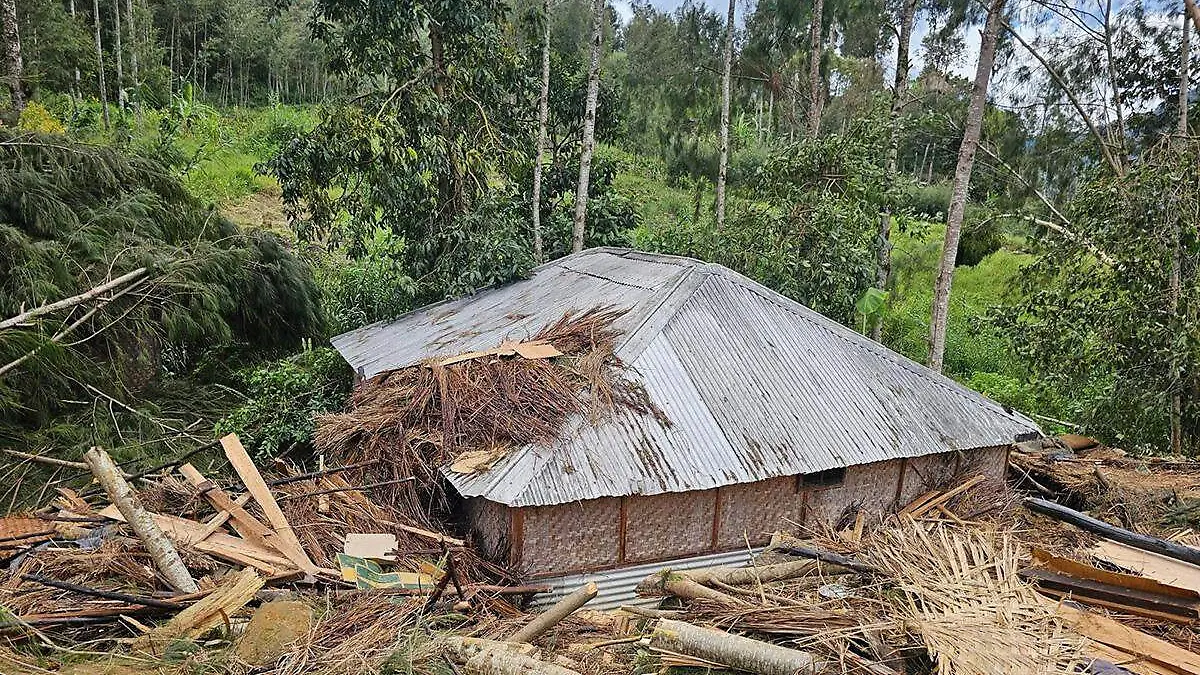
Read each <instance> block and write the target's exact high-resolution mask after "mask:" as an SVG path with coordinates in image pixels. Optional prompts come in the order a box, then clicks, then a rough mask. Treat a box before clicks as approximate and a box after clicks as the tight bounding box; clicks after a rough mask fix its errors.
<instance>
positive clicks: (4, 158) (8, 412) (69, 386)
mask: <svg viewBox="0 0 1200 675" xmlns="http://www.w3.org/2000/svg"><path fill="white" fill-rule="evenodd" d="M143 267H144V268H146V269H147V270H148V272H147V273H146V275H145V278H144V279H143V280H141V281H139V282H137V284H136V285H131V286H125V287H122V288H119V289H117V291H114V292H113V293H111V294H110V295H108V296H106V300H104V301H101V302H93V303H84V304H83V305H80V306H78V307H75V308H74V309H71V310H66V311H63V312H60V313H55V314H52V315H50V316H48V317H47V318H46V319H45V320H42V321H34V322H32V324H31V325H29V326H28V327H21V328H17V329H11V330H5V331H2V332H0V364H8V363H10V362H13V361H15V360H17V359H20V358H25V359H26V360H25V361H23V362H22V363H21V365H19V366H18V367H16V368H15V369H14V370H13V371H11V372H9V373H7V374H6V375H4V377H3V378H0V428H3V427H5V426H7V425H16V426H25V425H32V426H36V425H39V424H43V423H45V422H46V421H47V420H48V419H49V418H50V416H51V415H53V414H57V413H65V412H69V411H71V410H74V409H75V406H77V405H78V404H77V403H75V402H77V401H80V400H82V401H90V400H92V399H93V398H94V397H95V396H97V395H100V394H103V395H105V396H111V397H112V398H114V399H122V400H125V399H133V398H136V397H138V396H140V395H142V394H145V393H148V392H151V391H158V390H160V389H161V387H162V386H165V384H164V380H163V378H167V377H171V376H174V375H181V374H186V373H194V372H197V371H198V369H200V368H201V367H202V366H203V365H204V364H205V363H206V360H207V357H208V355H210V354H212V353H214V350H221V353H222V359H221V360H223V361H229V360H236V359H237V358H239V355H241V354H251V353H254V352H262V351H267V350H275V349H286V348H289V347H292V346H295V345H297V344H298V343H299V342H300V340H301V339H302V338H303V337H306V336H310V335H316V334H319V332H320V330H321V327H322V317H321V314H320V308H319V305H318V297H317V287H316V285H315V283H314V282H313V280H312V276H311V273H310V272H309V270H308V268H307V266H306V265H304V264H303V263H301V262H300V261H299V260H297V259H296V257H295V256H293V255H292V254H291V253H290V252H288V251H287V250H286V249H285V248H284V246H283V245H282V243H281V242H280V241H279V240H278V239H277V238H276V237H274V236H272V235H268V234H265V233H250V234H247V233H243V232H240V231H238V229H237V228H236V227H235V226H233V225H232V224H231V223H229V222H228V221H227V220H225V219H224V218H222V217H220V216H219V215H217V214H216V213H214V212H213V211H211V210H210V209H209V208H205V207H203V206H201V205H200V204H199V203H198V202H196V200H195V199H194V198H192V197H191V196H190V195H188V194H187V192H186V191H185V189H184V188H183V185H182V184H181V183H180V182H179V181H178V180H177V179H176V178H175V177H174V176H173V175H172V174H171V173H170V172H169V171H168V170H167V169H165V167H163V165H162V164H160V163H158V162H157V161H155V160H152V159H149V158H147V157H144V156H141V155H129V154H125V153H122V152H120V151H117V150H113V149H107V148H97V147H94V146H88V145H83V144H78V143H74V142H72V141H68V140H64V139H62V138H61V137H55V138H54V139H53V140H49V139H46V140H43V139H39V138H38V137H35V136H30V135H23V136H11V135H7V134H6V135H2V136H0V316H5V317H7V316H13V315H15V314H17V313H19V312H20V311H21V310H22V308H28V307H35V306H38V305H41V304H44V303H47V302H53V301H55V300H59V299H62V298H66V297H69V296H72V295H75V294H78V293H81V292H83V291H86V290H88V289H90V288H93V287H94V286H96V285H98V284H100V283H102V282H104V281H105V280H106V279H109V278H114V277H117V276H119V275H122V274H124V273H127V272H130V271H133V270H136V269H138V268H143ZM122 290H123V291H126V292H118V291H122ZM76 324H77V325H76ZM68 326H73V328H72V330H71V331H70V333H69V335H64V336H62V337H60V338H59V339H55V338H54V337H53V336H54V335H56V334H57V333H59V332H61V331H62V330H63V329H64V328H65V327H68ZM26 355H28V356H26ZM97 433H99V431H97ZM117 433H120V432H119V431H117ZM99 440H103V439H96V438H93V439H92V441H93V442H97V441H99Z"/></svg>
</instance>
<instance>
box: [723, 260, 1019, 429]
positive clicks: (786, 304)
mask: <svg viewBox="0 0 1200 675" xmlns="http://www.w3.org/2000/svg"><path fill="white" fill-rule="evenodd" d="M716 267H717V268H718V270H717V273H718V274H719V275H720V276H721V278H723V279H725V280H726V281H730V282H732V283H734V284H735V285H737V286H739V287H741V288H745V289H746V290H748V291H750V292H751V293H754V294H755V295H757V296H759V297H760V298H762V299H763V300H766V301H767V302H770V303H771V304H774V305H776V306H777V307H779V308H780V309H784V310H787V311H790V312H791V313H792V314H794V315H796V316H797V317H798V318H800V319H803V320H805V321H808V322H809V323H811V324H812V325H814V326H816V327H817V328H820V329H821V330H824V331H825V332H827V333H829V334H830V335H833V336H834V337H837V338H840V339H841V340H843V341H845V342H848V343H850V344H852V345H854V346H856V347H858V348H860V349H864V350H866V351H868V352H871V353H872V354H874V355H875V356H880V357H883V358H885V359H887V360H888V361H890V362H892V363H894V364H896V365H897V366H899V367H901V368H903V369H904V370H907V371H908V372H910V373H912V374H913V375H916V376H918V377H921V378H923V379H925V380H927V381H929V382H930V383H932V384H935V385H937V386H939V387H941V388H943V389H945V390H947V391H950V392H952V393H954V394H957V395H958V396H959V397H961V398H963V399H966V400H968V401H970V402H972V403H974V404H975V405H977V406H979V407H981V408H984V409H986V410H988V411H989V412H996V411H995V410H994V409H993V408H992V407H991V406H995V407H996V408H998V409H999V412H1000V413H1001V414H1003V415H1005V416H1007V417H1008V418H1009V419H1012V420H1014V421H1016V422H1022V423H1025V422H1028V423H1029V424H1032V425H1033V426H1034V427H1038V425H1037V423H1036V422H1034V421H1033V420H1031V419H1029V418H1028V417H1026V416H1025V415H1023V414H1021V413H1020V412H1018V411H1016V410H1015V409H1012V408H1009V407H1008V406H1005V405H1001V404H1000V403H997V402H996V401H993V400H992V399H990V398H988V397H986V396H984V395H983V394H981V393H979V392H977V391H975V390H974V389H970V388H968V387H965V386H963V385H961V384H959V383H958V382H955V381H954V379H952V378H951V377H949V376H948V375H945V374H943V373H939V372H936V371H934V370H933V369H931V368H929V367H927V366H923V365H921V364H920V363H917V362H916V361H913V360H912V359H910V358H908V357H906V356H904V355H902V354H900V353H898V352H896V351H893V350H891V349H888V348H887V347H886V346H885V345H882V344H880V343H878V342H876V341H874V340H872V339H870V338H868V337H866V336H865V335H862V334H860V333H859V332H857V331H855V330H852V329H850V328H847V327H846V326H844V325H842V324H840V323H838V322H837V321H834V320H833V319H830V318H829V317H827V316H825V315H824V314H821V313H820V312H818V311H816V310H814V309H812V308H811V307H806V306H805V305H803V304H801V303H799V302H797V301H795V300H793V299H791V298H789V297H787V296H786V295H784V294H782V293H780V292H778V291H774V290H772V289H770V288H768V287H766V286H764V285H763V284H761V283H759V282H757V281H755V280H754V279H751V278H750V277H748V276H746V275H744V274H741V273H739V272H736V271H734V270H732V269H730V268H728V267H725V266H724V265H719V264H718V265H716ZM731 275H732V278H731ZM781 300H782V302H780V301H781ZM797 310H800V311H797ZM914 366H915V368H914ZM1010 411H1012V412H1010ZM1013 412H1016V413H1017V415H1019V417H1018V416H1014V415H1013ZM1038 428H1040V427H1038Z"/></svg>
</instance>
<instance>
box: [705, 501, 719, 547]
mask: <svg viewBox="0 0 1200 675" xmlns="http://www.w3.org/2000/svg"><path fill="white" fill-rule="evenodd" d="M714 492H715V493H716V494H715V495H714V496H713V521H712V541H711V542H710V543H709V546H708V549H709V550H710V551H715V550H717V542H718V541H720V536H721V488H720V487H719V486H718V487H717V488H716V489H715V490H714Z"/></svg>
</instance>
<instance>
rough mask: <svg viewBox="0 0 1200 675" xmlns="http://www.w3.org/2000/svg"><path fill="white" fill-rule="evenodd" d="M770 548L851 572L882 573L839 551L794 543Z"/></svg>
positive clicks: (776, 551)
mask: <svg viewBox="0 0 1200 675" xmlns="http://www.w3.org/2000/svg"><path fill="white" fill-rule="evenodd" d="M771 550H772V551H774V552H775V553H780V554H783V555H790V556H796V557H798V558H809V559H812V560H816V561H819V562H823V563H826V564H828V565H837V566H838V567H842V568H845V569H848V570H851V571H853V572H858V573H859V574H883V573H884V571H883V570H881V569H879V568H878V567H875V566H874V565H868V564H866V563H860V562H856V561H854V560H852V559H850V558H847V557H846V556H844V555H841V554H840V553H834V552H832V551H824V550H821V549H816V548H810V547H808V546H794V545H793V546H780V547H778V548H773V549H771Z"/></svg>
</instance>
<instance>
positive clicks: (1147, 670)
mask: <svg viewBox="0 0 1200 675" xmlns="http://www.w3.org/2000/svg"><path fill="white" fill-rule="evenodd" d="M1083 651H1084V653H1086V654H1087V655H1088V656H1092V657H1094V658H1099V659H1103V660H1105V661H1108V662H1109V663H1112V664H1113V665H1115V666H1118V667H1120V668H1124V669H1125V670H1127V671H1129V672H1131V673H1133V674H1134V675H1176V671H1174V670H1171V669H1170V668H1167V667H1165V666H1160V665H1158V664H1157V663H1154V662H1153V661H1150V660H1148V659H1146V658H1144V657H1141V656H1134V655H1133V654H1130V653H1128V652H1123V651H1121V650H1120V649H1117V648H1116V647H1109V646H1108V645H1106V644H1103V643H1100V642H1096V641H1095V640H1090V641H1089V642H1088V644H1087V646H1086V647H1085V648H1084V650H1083Z"/></svg>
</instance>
